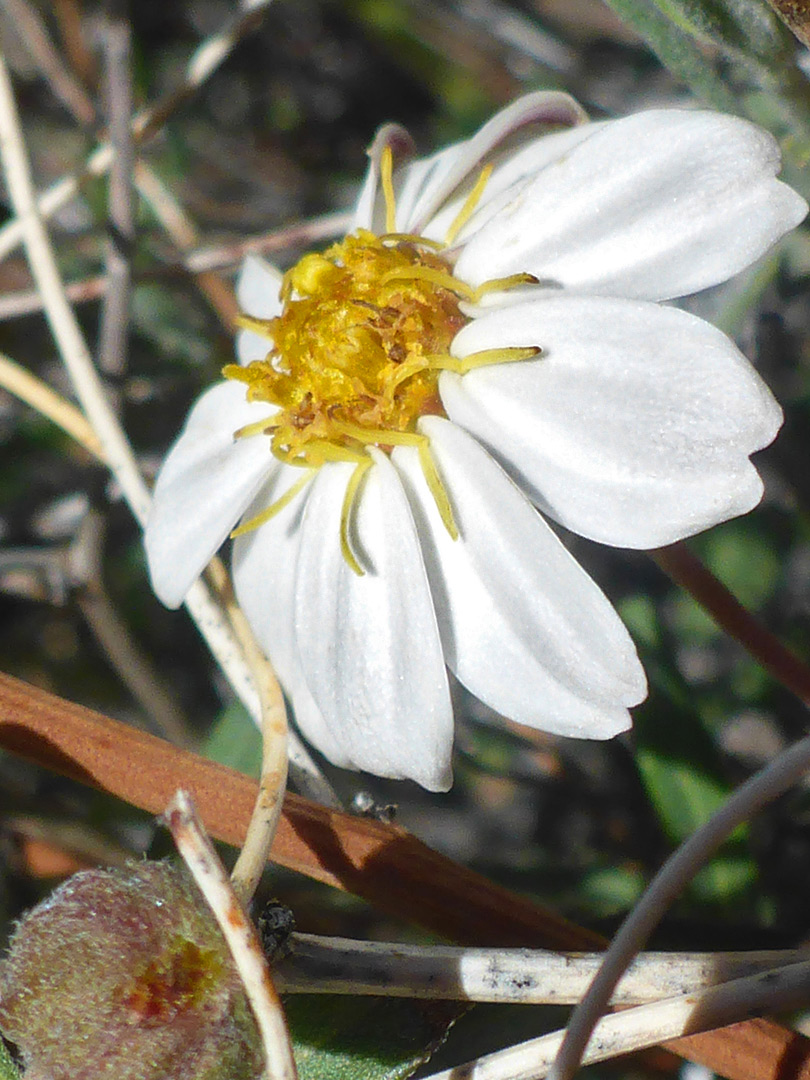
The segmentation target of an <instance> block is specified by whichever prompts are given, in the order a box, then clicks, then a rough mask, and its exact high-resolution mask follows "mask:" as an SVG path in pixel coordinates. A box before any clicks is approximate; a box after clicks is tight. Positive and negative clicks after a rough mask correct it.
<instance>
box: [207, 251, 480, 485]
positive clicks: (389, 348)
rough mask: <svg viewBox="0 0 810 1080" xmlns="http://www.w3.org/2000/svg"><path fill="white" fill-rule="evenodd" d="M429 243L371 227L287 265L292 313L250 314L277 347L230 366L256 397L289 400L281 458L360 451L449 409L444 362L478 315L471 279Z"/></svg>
mask: <svg viewBox="0 0 810 1080" xmlns="http://www.w3.org/2000/svg"><path fill="white" fill-rule="evenodd" d="M430 248H431V245H429V244H426V243H425V242H424V241H423V240H421V239H420V238H418V237H405V236H398V235H385V236H376V235H374V234H373V233H370V232H366V231H365V230H360V231H358V232H356V233H353V234H351V235H350V236H347V237H346V238H345V240H343V241H341V242H340V243H338V244H334V245H333V246H332V247H330V248H329V249H328V250H327V251H325V252H323V253H322V254H310V255H305V256H304V258H303V259H301V261H300V262H299V263H298V264H297V265H296V266H295V267H293V269H292V270H290V271H288V273H287V274H286V275H285V277H284V280H283V284H282V291H281V297H282V299H283V301H284V308H283V311H282V313H281V315H279V316H278V317H277V318H275V319H269V320H267V321H263V320H254V319H251V320H249V326H250V328H251V329H253V330H257V331H258V332H260V333H262V334H264V335H265V336H267V337H268V339H269V344H270V345H271V347H270V349H269V351H268V355H267V357H266V358H265V359H264V360H256V361H254V362H253V363H251V364H249V365H248V366H247V367H246V368H242V367H238V366H237V365H231V366H229V367H228V368H226V369H225V374H226V375H227V376H228V377H229V378H235V379H240V380H242V381H244V382H246V383H247V384H248V397H249V399H250V400H252V401H266V402H268V404H272V405H275V406H277V407H278V410H279V411H278V412H277V413H276V414H275V415H273V417H272V418H271V419H270V420H269V421H268V424H267V425H266V426H265V427H264V430H265V431H267V432H268V433H271V432H272V449H273V452H274V453H275V454H276V456H277V457H279V458H281V460H283V461H286V462H288V463H290V464H301V465H312V466H317V465H318V464H321V463H322V462H323V460H330V459H335V458H338V459H341V458H345V459H347V460H355V457H356V454H357V453H358V452H360V453H362V452H363V450H364V447H365V446H367V445H371V444H374V445H380V446H383V447H385V446H386V445H394V444H395V443H397V442H400V441H401V440H400V439H399V438H397V435H398V434H399V435H401V434H403V433H414V432H415V431H416V422H417V420H418V419H419V417H420V416H422V415H424V414H425V413H439V414H443V410H442V408H441V403H440V400H439V395H438V385H437V384H438V376H439V370H440V368H441V367H443V366H445V365H444V364H443V363H442V360H443V358H445V357H448V358H449V350H450V344H451V342H452V340H453V338H454V337H455V335H456V334H457V333H458V331H459V330H460V329H461V327H462V326H464V325H465V324H466V323H467V322H468V321H469V320H468V319H467V318H466V317H465V316H464V315H463V314H462V312H461V311H460V308H459V302H460V297H461V295H462V294H463V292H464V288H465V287H464V286H463V285H462V284H461V283H460V282H456V280H455V279H454V278H453V277H452V274H451V273H450V269H449V267H448V265H447V263H446V262H445V261H444V260H443V259H442V258H441V256H440V255H439V254H437V253H436V252H435V251H433V250H431V249H430ZM387 432H390V433H391V434H392V436H393V438H392V439H391V441H390V443H388V442H387V439H386V433H387Z"/></svg>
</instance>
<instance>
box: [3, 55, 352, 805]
mask: <svg viewBox="0 0 810 1080" xmlns="http://www.w3.org/2000/svg"><path fill="white" fill-rule="evenodd" d="M0 158H2V162H3V166H4V168H5V172H6V182H7V185H8V190H9V195H10V198H11V201H12V205H13V207H14V209H15V211H16V213H17V215H18V219H19V223H20V225H21V227H22V228H23V232H24V235H25V239H26V250H27V253H28V259H29V263H30V265H31V272H32V275H33V277H34V280H35V282H36V284H37V287H38V288H39V290H40V292H41V294H42V298H43V303H44V306H45V312H46V316H47V318H48V321H49V323H50V325H51V330H52V332H53V334H54V337H55V339H56V342H57V344H58V346H59V349H60V352H61V354H62V358H63V360H64V363H65V366H66V367H67V369H68V373H69V374H70V377H71V379H72V381H73V386H74V389H75V391H76V395H77V397H78V398H79V401H80V403H81V405H82V408H83V410H84V413H85V415H86V417H87V419H88V421H89V422H90V424H91V426H92V428H93V430H94V432H95V434H96V436H97V438H98V440H99V443H100V449H101V455H102V457H103V459H104V462H105V464H106V465H107V467H108V468H109V469H110V471H111V472H112V473H113V476H114V477H115V479H116V480H117V481H118V483H119V484H120V486H121V490H122V492H123V494H124V497H125V499H126V500H127V503H128V504H129V506H130V509H131V510H132V512H133V514H134V515H135V518H136V520H137V521H138V522H139V523H140V524H141V525H143V524H145V521H146V516H147V513H148V509H149V505H150V501H151V499H150V495H149V492H148V490H147V487H146V484H145V483H144V480H143V477H142V476H141V473H140V470H139V468H138V464H137V461H136V460H135V455H134V453H133V451H132V448H131V446H130V445H129V442H128V441H127V438H126V435H125V434H124V431H123V429H122V427H121V425H120V422H119V420H118V418H117V416H116V415H115V412H114V411H113V410H112V408H111V407H110V404H109V402H108V400H107V398H106V397H105V394H104V389H103V387H102V385H101V381H100V379H99V376H98V373H97V372H96V370H95V368H94V367H93V362H92V359H91V357H90V352H89V350H88V348H87V344H86V342H85V340H84V338H83V336H82V333H81V330H80V328H79V324H78V322H77V320H76V316H75V314H74V312H73V309H72V308H71V307H70V305H69V303H68V302H67V298H66V297H65V292H64V288H63V286H62V281H61V278H60V276H59V271H58V269H57V266H56V261H55V259H54V256H53V251H52V249H51V246H50V243H49V239H48V236H47V233H46V232H45V228H44V226H43V223H42V220H41V218H40V216H39V211H38V207H37V201H36V194H35V191H34V187H33V183H32V180H31V172H30V168H29V165H28V160H27V156H26V152H25V145H24V143H23V140H22V133H21V130H20V122H19V117H18V115H17V109H16V105H15V102H14V94H13V90H12V86H11V81H10V78H9V74H8V69H7V67H6V64H5V61H4V59H3V58H2V56H0ZM185 605H186V607H187V609H188V611H189V613H190V614H191V617H192V618H193V619H194V621H195V623H196V624H197V626H198V628H199V630H200V632H201V633H202V635H203V637H204V638H205V640H206V642H207V643H208V646H209V648H210V649H211V651H212V653H213V654H214V656H215V658H216V660H217V662H218V663H219V665H220V667H221V668H222V670H223V671H224V673H225V675H226V676H227V678H228V679H229V681H230V683H231V685H232V687H233V688H234V690H235V691H236V693H237V695H238V696H239V698H240V699H241V700H242V701H243V702H244V704H245V706H246V708H247V709H248V712H250V714H251V715H252V716H253V717H254V718H255V719H256V721H257V722H259V721H260V718H261V710H260V706H259V698H258V693H257V691H256V688H255V685H254V683H253V678H252V675H251V672H250V668H249V667H248V665H247V663H246V661H245V658H244V655H243V653H242V651H241V648H240V646H239V644H238V642H237V641H236V639H235V637H234V635H233V632H232V630H231V628H230V626H229V625H228V622H227V620H226V618H225V616H224V614H223V612H222V610H221V609H220V607H219V605H218V604H217V603H216V601H215V600H214V598H213V596H212V595H211V593H210V591H209V590H208V588H207V587H206V586H205V584H204V583H203V582H202V581H201V580H198V581H196V582H195V583H194V585H192V587H191V589H190V590H189V592H188V594H187V596H186V599H185ZM312 769H313V770H314V771H315V772H317V770H315V766H314V764H312ZM315 784H316V781H314V780H313V781H311V783H310V789H311V787H312V786H313V785H315ZM320 789H321V793H322V794H323V796H324V797H325V798H327V799H329V790H330V789H329V787H328V785H326V784H325V782H323V783H322V784H321V785H320ZM333 801H334V795H332V802H333Z"/></svg>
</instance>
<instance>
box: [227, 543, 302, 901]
mask: <svg viewBox="0 0 810 1080" xmlns="http://www.w3.org/2000/svg"><path fill="white" fill-rule="evenodd" d="M208 573H209V578H213V580H214V584H215V587H216V589H217V591H218V593H219V595H220V597H221V598H224V607H225V610H226V612H227V615H228V618H229V619H230V622H231V626H232V627H233V630H234V633H235V634H236V638H237V640H238V641H239V643H240V645H241V646H242V651H243V653H244V655H245V657H246V659H247V662H248V664H249V665H250V668H251V670H252V672H253V678H254V681H255V683H256V686H257V687H258V690H259V702H260V704H261V713H262V719H261V730H262V771H261V776H260V778H259V790H258V792H257V794H256V803H255V805H254V807H253V814H252V815H251V818H250V823H249V825H248V828H247V832H246V833H245V840H244V843H243V844H242V850H241V851H240V853H239V858H238V859H237V860H236V864H235V866H234V868H233V871H232V872H231V884H232V885H233V889H234V892H235V893H236V894H237V896H238V897H239V899H240V900H241V901H242V903H243V904H249V903H250V901H251V900H252V899H253V895H254V893H255V892H256V887H257V886H258V884H259V880H260V878H261V876H262V872H263V870H264V868H265V866H266V865H267V860H268V858H269V855H270V848H271V847H272V846H273V837H274V836H275V835H276V827H277V826H278V819H279V818H280V817H281V810H282V806H283V804H284V791H285V789H286V787H287V762H288V754H287V734H288V725H287V709H286V707H285V705H284V695H283V694H282V692H281V687H280V686H279V684H278V679H277V678H276V676H275V673H274V671H273V669H272V667H271V666H270V664H269V663H268V662H267V660H266V659H265V656H264V654H263V653H262V651H261V649H260V648H259V646H258V644H257V642H256V638H255V637H254V636H253V631H252V630H251V629H250V626H249V625H248V621H247V619H246V618H245V616H244V615H243V614H242V610H241V608H240V607H239V605H238V604H237V603H236V600H235V599H234V596H233V592H232V590H231V588H230V580H229V578H228V575H227V573H226V572H225V568H224V567H223V565H222V563H221V562H220V561H219V559H215V560H214V561H213V562H212V564H211V566H210V567H209V571H208Z"/></svg>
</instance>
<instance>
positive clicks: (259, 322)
mask: <svg viewBox="0 0 810 1080" xmlns="http://www.w3.org/2000/svg"><path fill="white" fill-rule="evenodd" d="M235 322H236V325H237V326H238V327H239V329H240V330H252V331H253V333H254V334H260V335H261V336H262V337H265V338H269V339H270V340H271V341H272V340H273V333H272V331H271V329H270V327H271V326H272V325H273V320H272V319H257V318H255V317H254V316H253V315H245V314H244V312H240V313H239V314H238V315H237V316H236V320H235Z"/></svg>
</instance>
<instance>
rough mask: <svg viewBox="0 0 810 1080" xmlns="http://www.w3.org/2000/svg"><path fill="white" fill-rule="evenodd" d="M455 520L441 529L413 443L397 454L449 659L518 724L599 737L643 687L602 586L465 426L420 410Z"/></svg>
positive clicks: (614, 728)
mask: <svg viewBox="0 0 810 1080" xmlns="http://www.w3.org/2000/svg"><path fill="white" fill-rule="evenodd" d="M421 429H422V430H423V431H424V433H425V434H427V435H429V437H430V440H431V450H432V452H433V454H434V457H435V460H436V462H437V465H438V467H439V470H440V473H441V475H442V477H443V480H444V483H445V486H446V488H447V491H448V493H449V496H450V500H451V502H452V505H453V511H454V514H455V517H456V522H457V524H458V527H459V533H460V536H459V539H458V540H456V541H453V540H452V539H451V538H450V536H449V534H448V533H447V530H446V529H445V527H444V525H443V524H442V521H441V519H440V517H439V514H438V512H437V510H436V506H435V502H434V499H433V497H432V495H431V494H430V492H429V490H428V487H427V484H426V483H425V480H424V477H423V474H422V470H421V467H420V464H419V459H418V456H417V454H416V452H415V451H414V450H413V449H412V448H397V449H396V450H395V451H394V455H393V460H394V462H395V464H396V465H397V467H398V468H399V469H400V471H401V473H402V475H403V477H405V478H407V490H408V494H409V496H410V497H411V499H412V505H413V508H414V514H415V516H416V519H417V522H418V527H419V531H420V536H421V538H422V547H423V551H424V553H425V560H426V565H427V568H428V575H429V578H430V582H431V589H432V592H433V597H434V604H435V607H436V612H437V615H438V617H439V626H440V629H441V633H442V641H443V644H444V650H445V658H446V660H447V663H448V664H449V666H450V667H451V668H452V670H453V671H454V672H455V674H456V675H457V676H458V678H459V679H460V680H461V682H462V683H464V685H465V686H466V687H467V688H468V689H469V690H471V691H472V692H473V693H474V694H475V695H476V696H477V697H479V698H481V700H482V701H485V702H486V703H487V704H488V705H490V706H492V707H493V708H494V709H497V710H498V711H499V712H501V713H503V714H504V715H506V716H508V717H511V718H512V719H514V720H517V721H519V722H520V723H524V724H530V725H532V726H533V727H539V728H542V729H544V730H546V731H551V732H555V733H558V734H563V735H572V736H580V737H583V738H597V739H604V738H609V737H611V736H612V735H615V734H616V733H617V732H619V731H623V730H625V729H626V728H627V727H629V726H630V717H629V715H628V713H627V708H626V706H628V705H634V704H636V703H637V702H638V701H640V700H641V699H642V698H643V697H644V694H645V692H646V681H645V678H644V672H643V671H642V669H641V665H640V664H639V661H638V657H637V655H636V651H635V648H634V646H633V643H632V641H631V640H630V637H629V635H628V633H627V631H626V630H625V628H624V626H623V625H622V623H621V621H620V620H619V617H618V616H617V614H616V612H615V611H614V610H613V608H612V607H611V605H610V604H609V602H608V601H607V599H606V598H605V596H604V595H603V593H602V592H601V591H600V590H599V589H598V587H597V586H596V585H595V584H594V582H593V581H592V580H591V579H590V578H589V577H588V575H587V574H586V573H585V572H584V571H583V570H582V568H581V567H580V566H579V565H578V563H577V562H576V561H575V560H574V559H573V558H572V557H571V555H570V554H569V553H568V552H567V551H566V549H565V548H564V547H563V545H562V544H561V543H560V541H559V540H558V539H557V537H556V536H555V535H554V533H553V532H552V531H551V529H550V528H549V527H548V525H547V524H546V523H545V522H544V521H543V519H542V518H541V517H540V515H539V514H538V513H537V511H536V510H535V509H534V508H533V507H532V506H531V505H530V504H529V502H528V501H527V500H526V499H525V498H524V497H523V495H522V494H521V493H520V492H519V491H518V490H517V488H516V487H515V486H514V484H513V483H512V482H511V481H510V480H509V479H508V478H507V477H506V475H505V474H504V473H503V472H502V470H501V469H500V468H499V467H498V465H496V464H495V462H494V461H493V460H492V458H490V457H489V455H488V454H487V453H486V451H484V450H483V449H482V448H481V447H480V446H479V445H478V444H477V443H476V442H475V441H474V440H473V439H472V438H471V437H470V436H469V435H467V434H466V433H465V432H463V431H462V430H461V429H460V428H457V427H456V426H455V425H453V424H451V423H448V421H446V420H442V419H439V418H437V417H429V418H424V419H423V420H422V421H421Z"/></svg>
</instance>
